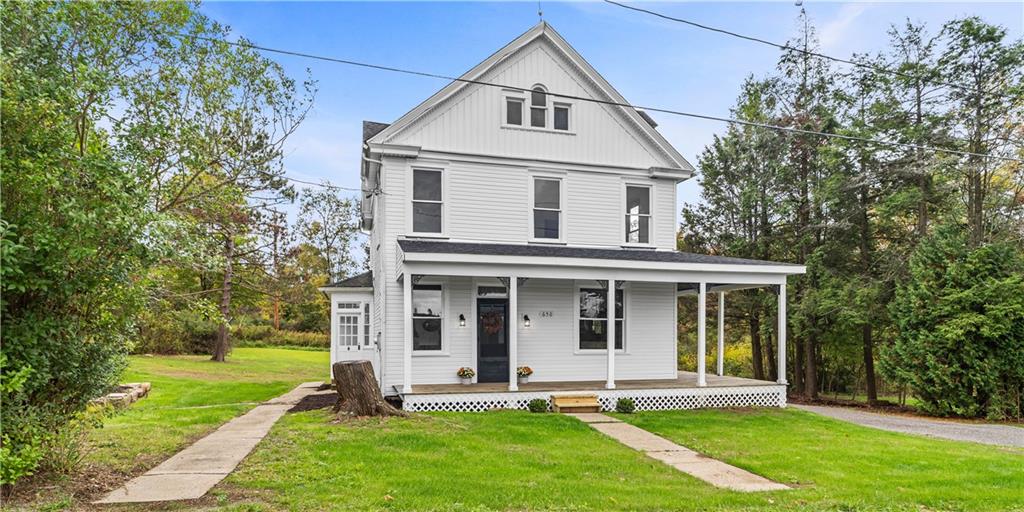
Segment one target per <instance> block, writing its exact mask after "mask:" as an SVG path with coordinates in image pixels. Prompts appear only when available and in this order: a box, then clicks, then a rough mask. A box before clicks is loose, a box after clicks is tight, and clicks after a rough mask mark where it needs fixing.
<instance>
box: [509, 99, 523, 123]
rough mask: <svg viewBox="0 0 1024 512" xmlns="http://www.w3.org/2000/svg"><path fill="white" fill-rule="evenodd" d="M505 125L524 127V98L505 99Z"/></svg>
mask: <svg viewBox="0 0 1024 512" xmlns="http://www.w3.org/2000/svg"><path fill="white" fill-rule="evenodd" d="M505 123H506V124H511V125H515V126H522V125H523V100H522V98H505Z"/></svg>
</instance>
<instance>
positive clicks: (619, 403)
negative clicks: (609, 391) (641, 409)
mask: <svg viewBox="0 0 1024 512" xmlns="http://www.w3.org/2000/svg"><path fill="white" fill-rule="evenodd" d="M635 411H636V403H634V402H633V399H632V398H620V399H618V400H616V401H615V412H620V413H622V414H633V412H635Z"/></svg>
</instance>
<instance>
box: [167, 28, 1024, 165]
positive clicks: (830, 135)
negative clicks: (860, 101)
mask: <svg viewBox="0 0 1024 512" xmlns="http://www.w3.org/2000/svg"><path fill="white" fill-rule="evenodd" d="M174 35H176V36H178V37H192V38H195V39H200V40H204V41H211V42H217V43H223V44H227V45H230V46H236V47H239V48H249V49H252V50H260V51H264V52H270V53H277V54H281V55H290V56H293V57H303V58H307V59H313V60H321V61H325V62H333V63H337V64H345V65H349V66H356V67H362V68H368V69H376V70H380V71H390V72H393V73H401V74H406V75H413V76H422V77H428V78H437V79H441V80H448V81H452V82H461V83H467V84H474V85H482V86H487V87H497V88H501V89H507V90H513V91H519V92H523V93H537V92H539V93H542V94H544V95H545V96H551V97H555V98H563V99H569V100H576V101H586V102H591V103H598V104H601V105H609V106H615V107H624V108H630V109H634V110H646V111H650V112H660V113H662V114H669V115H675V116H682V117H690V118H694V119H704V120H708V121H719V122H723V123H730V124H739V125H743V126H754V127H759V128H766V129H770V130H778V131H783V132H788V133H797V134H801V135H814V136H818V137H828V138H835V139H842V140H849V141H859V142H867V143H870V144H877V145H881V146H890V147H899V148H904V149H914V150H925V151H936V152H942V153H949V154H954V155H960V156H976V157H981V158H992V159H995V160H1003V161H1008V162H1018V163H1024V159H1020V158H1014V157H1007V156H1000V155H989V154H986V153H975V152H972V151H961V150H957V149H946V148H939V147H934V146H924V145H920V144H912V143H908V142H897V141H891V140H881V139H871V138H867V137H856V136H852V135H843V134H839V133H826V132H819V131H815V130H805V129H802V128H793V127H789V126H777V125H773V124H768V123H759V122H755V121H745V120H742V119H733V118H728V117H719V116H713V115H708V114H697V113H693V112H685V111H681V110H672V109H667V108H658V107H648V106H642V105H631V104H629V103H622V102H618V101H611V100H601V99H597V98H586V97H583V96H577V95H573V94H563V93H556V92H550V91H533V90H531V89H527V88H525V87H519V86H514V85H506V84H499V83H494V82H485V81H482V80H474V79H470V78H461V77H453V76H448V75H442V74H439V73H429V72H426V71H415V70H411V69H404V68H398V67H394V66H384V65H381V64H373V63H368V62H360V61H355V60H348V59H340V58H336V57H327V56H323V55H316V54H312V53H305V52H298V51H294V50H282V49H278V48H270V47H267V46H260V45H257V44H253V43H242V42H236V41H228V40H226V39H217V38H212V37H206V36H198V35H188V34H174Z"/></svg>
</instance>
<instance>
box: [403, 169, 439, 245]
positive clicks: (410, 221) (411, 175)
mask: <svg viewBox="0 0 1024 512" xmlns="http://www.w3.org/2000/svg"><path fill="white" fill-rule="evenodd" d="M416 171H429V172H438V173H441V200H440V201H429V200H423V199H414V197H415V186H416ZM406 185H407V189H408V190H409V196H408V201H407V202H406V223H407V224H406V225H407V226H408V229H407V230H406V232H407V233H408V234H409V235H408V236H413V237H419V238H447V237H448V200H447V199H448V197H449V195H448V172H447V170H446V169H445V168H444V167H432V166H424V165H415V166H410V167H409V172H408V178H407V180H406ZM415 203H431V204H438V203H440V204H441V231H440V232H439V233H438V232H430V231H428V232H418V231H416V222H415V213H414V212H413V204H415Z"/></svg>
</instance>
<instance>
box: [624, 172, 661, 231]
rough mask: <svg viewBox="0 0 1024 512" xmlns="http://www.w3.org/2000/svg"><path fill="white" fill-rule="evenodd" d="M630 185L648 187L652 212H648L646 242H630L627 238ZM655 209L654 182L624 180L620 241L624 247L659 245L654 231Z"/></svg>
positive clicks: (648, 197)
mask: <svg viewBox="0 0 1024 512" xmlns="http://www.w3.org/2000/svg"><path fill="white" fill-rule="evenodd" d="M630 187H636V188H646V189H647V199H648V204H649V205H650V213H648V214H646V217H647V218H648V221H647V242H646V243H645V242H630V241H628V240H627V238H626V237H627V235H629V233H628V232H627V230H626V216H627V215H629V212H628V211H627V210H626V204H627V202H628V201H629V199H628V196H629V188H630ZM655 211H656V209H655V204H654V184H653V183H649V182H639V181H624V182H623V183H622V202H621V204H620V206H619V243H620V245H621V246H622V247H654V246H656V245H657V244H656V242H655V238H654V233H655V229H654V218H655V216H654V212H655ZM638 215H641V216H643V215H644V214H638Z"/></svg>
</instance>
